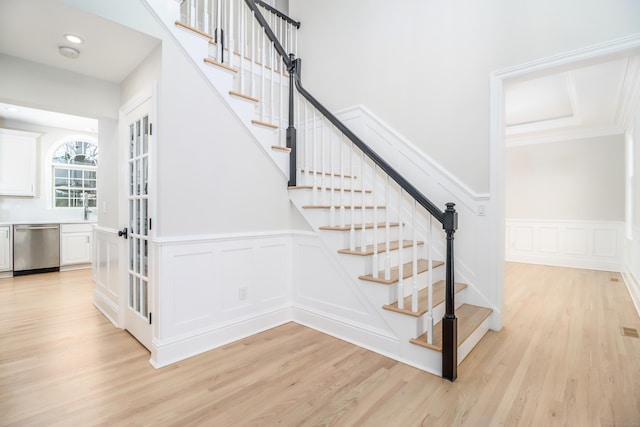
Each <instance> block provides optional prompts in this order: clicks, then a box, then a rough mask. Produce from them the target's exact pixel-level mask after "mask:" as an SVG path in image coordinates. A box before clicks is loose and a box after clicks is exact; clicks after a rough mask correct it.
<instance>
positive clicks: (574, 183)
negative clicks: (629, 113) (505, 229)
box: [505, 135, 625, 221]
mask: <svg viewBox="0 0 640 427" xmlns="http://www.w3.org/2000/svg"><path fill="white" fill-rule="evenodd" d="M624 165H625V146H624V136H623V135H613V136H607V137H596V138H588V139H581V140H573V141H559V142H553V143H547V144H535V145H526V146H520V147H512V148H507V150H506V152H505V197H506V203H505V216H506V218H508V219H536V220H579V221H624V212H625V208H624V206H625V200H624V180H625V178H624V176H625V168H624Z"/></svg>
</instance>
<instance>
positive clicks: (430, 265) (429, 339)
mask: <svg viewBox="0 0 640 427" xmlns="http://www.w3.org/2000/svg"><path fill="white" fill-rule="evenodd" d="M431 218H432V216H431V214H429V220H428V224H427V227H429V228H428V230H427V240H428V241H429V248H428V250H427V261H428V264H427V266H428V268H429V271H428V272H427V300H428V302H429V304H428V309H429V311H428V313H427V343H429V344H433V256H432V250H431V249H432V248H433V239H432V234H431Z"/></svg>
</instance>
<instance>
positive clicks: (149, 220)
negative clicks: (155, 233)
mask: <svg viewBox="0 0 640 427" xmlns="http://www.w3.org/2000/svg"><path fill="white" fill-rule="evenodd" d="M149 230H151V218H149Z"/></svg>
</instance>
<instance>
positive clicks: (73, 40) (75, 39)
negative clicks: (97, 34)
mask: <svg viewBox="0 0 640 427" xmlns="http://www.w3.org/2000/svg"><path fill="white" fill-rule="evenodd" d="M64 38H65V39H67V40H68V41H70V42H71V43H75V44H80V43H82V42H84V40H82V38H80V37H78V36H76V35H74V34H65V35H64Z"/></svg>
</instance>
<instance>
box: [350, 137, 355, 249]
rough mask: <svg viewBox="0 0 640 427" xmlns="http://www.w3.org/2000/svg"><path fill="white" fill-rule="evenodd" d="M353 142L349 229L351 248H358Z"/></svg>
mask: <svg viewBox="0 0 640 427" xmlns="http://www.w3.org/2000/svg"><path fill="white" fill-rule="evenodd" d="M353 156H354V154H353V142H351V143H350V147H349V175H351V230H350V231H349V250H351V251H355V250H356V199H355V195H354V194H355V189H356V188H355V183H354V181H355V180H354V179H353V178H354V174H353V172H354V170H353Z"/></svg>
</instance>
